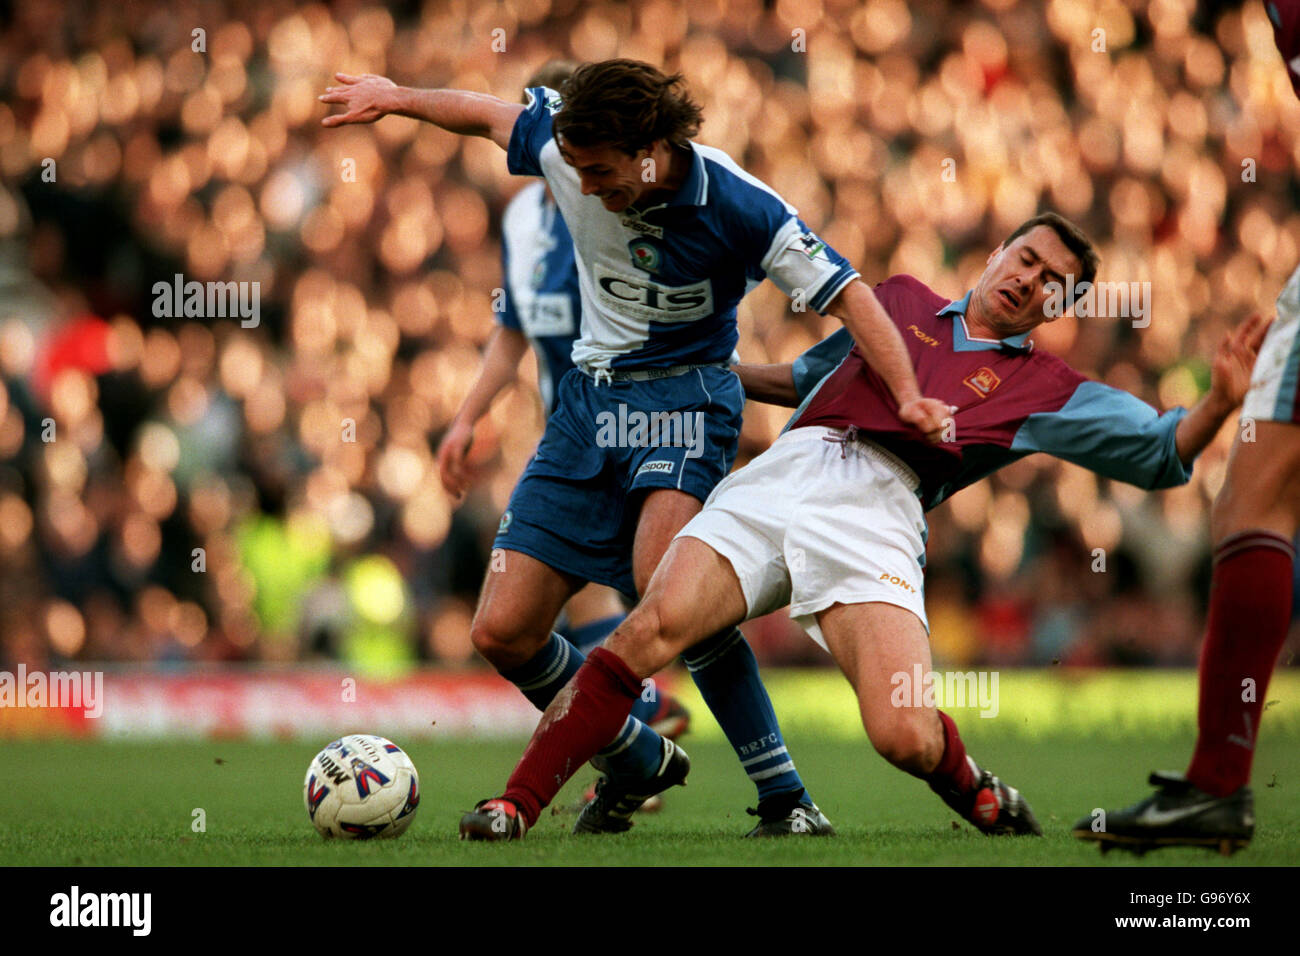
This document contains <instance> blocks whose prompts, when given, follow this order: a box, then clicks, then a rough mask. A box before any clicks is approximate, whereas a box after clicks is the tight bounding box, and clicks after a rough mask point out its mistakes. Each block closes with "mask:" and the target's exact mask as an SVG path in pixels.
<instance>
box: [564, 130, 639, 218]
mask: <svg viewBox="0 0 1300 956" xmlns="http://www.w3.org/2000/svg"><path fill="white" fill-rule="evenodd" d="M558 145H559V147H560V156H561V157H563V159H564V161H565V162H566V163H568V164H569V165H570V166H572V167H573V168H574V169H575V170H577V173H578V178H579V180H580V181H581V182H582V194H583V195H584V196H591V195H595V196H598V197H599V198H600V201H601V203H602V204H603V205H604V206H605V208H606V209H608V210H609V211H610V212H622V211H623V210H625V209H627V207H628V206H631V205H633V204H634V203H636V202H637V200H638V199H640V198H641V197H642V196H644V195H645V194H646V193H649V192H652V191H653V190H655V189H657V188H659V183H657V182H655V181H654V180H651V181H650V182H646V181H644V180H643V179H642V172H643V170H644V168H645V167H644V165H643V163H644V160H645V159H646V157H647V156H649V155H650V152H651V151H650V149H642V150H641V151H640V152H638V153H636V154H635V155H632V156H629V155H628V154H627V153H625V152H623V151H622V150H621V149H619V148H618V147H617V146H609V145H605V144H601V145H598V146H588V147H582V146H575V145H573V144H572V143H570V142H567V141H566V140H564V139H563V137H560V138H559V143H558Z"/></svg>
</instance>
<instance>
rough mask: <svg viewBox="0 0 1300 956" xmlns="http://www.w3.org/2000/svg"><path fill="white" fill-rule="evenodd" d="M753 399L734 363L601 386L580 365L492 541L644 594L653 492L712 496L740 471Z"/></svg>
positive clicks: (565, 381) (563, 383)
mask: <svg viewBox="0 0 1300 956" xmlns="http://www.w3.org/2000/svg"><path fill="white" fill-rule="evenodd" d="M744 404H745V396H744V392H743V390H742V389H741V387H740V379H739V378H738V377H737V376H736V374H735V373H734V372H732V371H730V370H728V369H723V368H716V367H711V366H710V367H703V368H697V369H692V370H691V371H689V372H685V373H683V374H681V375H676V376H673V377H671V378H661V379H654V380H652V381H648V382H612V383H610V382H602V383H601V384H599V385H598V384H596V382H595V381H594V380H593V379H592V378H591V376H589V375H588V374H587V373H585V372H583V371H582V370H581V369H576V368H575V369H571V370H569V371H568V372H567V373H565V375H564V378H562V379H560V383H559V387H558V388H557V389H556V407H555V411H554V412H552V414H551V417H550V419H549V420H548V421H547V423H546V432H545V433H544V434H543V435H542V441H541V444H540V445H538V446H537V453H536V454H535V455H534V456H533V459H532V461H530V462H529V463H528V467H527V468H526V469H524V473H523V476H522V477H520V479H519V483H518V484H517V485H515V490H514V492H513V493H512V494H511V496H510V504H509V506H508V507H507V509H506V512H505V514H503V515H502V516H501V526H500V528H499V529H498V530H497V536H496V540H494V541H493V542H492V547H493V548H494V549H495V548H505V549H509V550H511V551H520V552H522V553H524V554H527V555H530V556H532V557H534V558H536V559H537V560H539V561H541V562H543V563H544V564H546V565H548V566H549V567H552V568H554V569H555V570H557V571H560V572H562V573H564V574H568V575H572V576H574V577H577V578H579V579H581V580H583V581H595V582H597V583H598V584H604V585H607V586H609V587H612V588H615V589H617V590H618V591H621V592H622V593H623V594H625V595H626V596H628V597H629V598H632V599H635V597H636V585H635V583H634V581H633V578H632V541H633V538H634V536H635V534H636V522H637V517H638V516H639V514H640V510H641V502H642V501H643V500H644V497H645V493H646V492H648V491H652V490H654V489H656V488H675V489H677V490H679V491H684V492H686V493H687V494H688V495H692V496H693V497H695V498H698V499H699V500H700V501H704V500H705V499H706V498H708V496H709V493H710V492H712V491H713V488H714V486H715V485H717V483H718V482H719V481H721V480H722V479H723V478H724V477H725V476H726V474H727V472H728V471H730V470H731V465H732V462H733V461H735V458H736V444H737V440H738V439H739V437H740V421H741V412H742V410H743V408H744Z"/></svg>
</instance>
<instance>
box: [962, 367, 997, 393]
mask: <svg viewBox="0 0 1300 956" xmlns="http://www.w3.org/2000/svg"><path fill="white" fill-rule="evenodd" d="M963 384H965V385H966V386H968V387H969V388H970V389H971V390H972V391H973V392H975V394H976V395H978V396H979V397H980V398H988V397H989V393H990V392H992V391H993V389H995V388H997V387H998V386H999V385H1001V384H1002V379H1000V378H998V376H997V373H996V372H994V371H993V369H991V368H988V367H987V366H984V367H981V368H979V369H977V370H976V371H974V372H971V374H970V375H967V376H966V378H965V379H964V380H963Z"/></svg>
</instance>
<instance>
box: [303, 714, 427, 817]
mask: <svg viewBox="0 0 1300 956" xmlns="http://www.w3.org/2000/svg"><path fill="white" fill-rule="evenodd" d="M302 797H303V802H304V803H305V804H306V806H307V815H308V816H309V817H311V822H312V824H313V825H314V826H315V827H316V829H317V831H319V832H320V835H321V836H323V837H342V838H344V839H348V840H368V839H370V838H371V837H395V836H400V835H401V834H402V833H403V832H405V830H406V828H407V827H409V826H410V825H411V821H412V820H414V819H415V809H416V807H418V806H419V805H420V775H419V774H418V773H417V772H416V770H415V764H413V763H412V762H411V758H410V757H408V756H407V755H406V753H405V752H404V751H403V750H402V748H401V747H399V746H397V744H395V743H393V742H392V741H391V740H386V739H385V738H383V737H377V736H375V735H374V734H348V735H347V736H346V737H341V738H339V739H338V740H335V741H334V742H333V743H330V744H326V746H325V749H324V750H322V751H321V752H320V753H318V754H317V755H316V757H315V758H314V759H313V760H312V762H311V765H310V766H308V767H307V778H306V780H304V781H303V785H302Z"/></svg>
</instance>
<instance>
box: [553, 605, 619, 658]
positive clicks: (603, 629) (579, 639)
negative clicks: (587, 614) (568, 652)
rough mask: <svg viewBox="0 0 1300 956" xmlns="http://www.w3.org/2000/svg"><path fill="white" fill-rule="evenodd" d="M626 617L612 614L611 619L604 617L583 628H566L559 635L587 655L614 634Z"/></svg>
mask: <svg viewBox="0 0 1300 956" xmlns="http://www.w3.org/2000/svg"><path fill="white" fill-rule="evenodd" d="M625 617H627V615H626V614H612V615H610V616H609V617H602V618H601V619H600V620H599V621H592V622H591V623H590V624H584V625H582V627H572V626H570V627H566V628H564V629H563V630H562V631H560V632H559V633H560V634H561V635H563V636H564V637H565V638H566V639H567V640H568V642H569V643H570V644H572V645H573V646H574V647H576V648H577V649H578V650H580V651H582V653H583V654H584V655H586V654H590V653H591V652H592V649H593V648H596V647H599V646H600V642H601V641H603V640H604V639H605V638H607V637H609V635H611V634H613V633H614V628H616V627H618V626H619V625H620V624H622V623H623V618H625Z"/></svg>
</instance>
